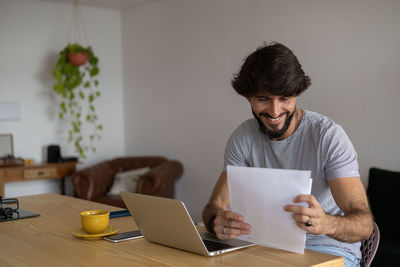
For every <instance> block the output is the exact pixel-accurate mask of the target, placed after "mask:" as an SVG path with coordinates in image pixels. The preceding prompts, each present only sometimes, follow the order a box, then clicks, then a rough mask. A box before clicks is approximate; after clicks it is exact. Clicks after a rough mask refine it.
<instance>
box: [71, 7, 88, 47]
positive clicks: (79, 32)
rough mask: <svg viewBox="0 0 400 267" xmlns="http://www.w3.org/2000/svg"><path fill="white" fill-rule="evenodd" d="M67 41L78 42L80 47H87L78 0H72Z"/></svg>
mask: <svg viewBox="0 0 400 267" xmlns="http://www.w3.org/2000/svg"><path fill="white" fill-rule="evenodd" d="M68 43H69V44H74V43H78V44H80V45H81V46H82V47H87V46H88V45H89V42H88V37H87V33H86V28H85V24H84V23H83V16H82V12H81V8H80V6H79V0H74V7H73V9H72V17H71V24H70V27H69V33H68Z"/></svg>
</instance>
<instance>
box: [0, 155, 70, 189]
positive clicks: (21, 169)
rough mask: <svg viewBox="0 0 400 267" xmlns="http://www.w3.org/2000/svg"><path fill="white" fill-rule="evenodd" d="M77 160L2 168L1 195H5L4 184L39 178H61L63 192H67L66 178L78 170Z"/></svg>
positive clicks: (0, 170)
mask: <svg viewBox="0 0 400 267" xmlns="http://www.w3.org/2000/svg"><path fill="white" fill-rule="evenodd" d="M76 164H77V162H63V163H48V164H42V165H33V166H17V167H5V168H0V195H1V196H3V197H4V184H5V183H7V182H22V181H30V180H38V179H60V182H61V183H60V189H61V193H62V194H64V193H65V187H64V182H65V181H64V178H65V177H66V176H70V175H72V174H73V173H74V172H75V171H76Z"/></svg>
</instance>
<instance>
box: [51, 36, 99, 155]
mask: <svg viewBox="0 0 400 267" xmlns="http://www.w3.org/2000/svg"><path fill="white" fill-rule="evenodd" d="M76 53H83V54H87V56H88V61H87V63H86V64H84V65H82V66H75V65H73V64H72V63H71V62H70V60H69V58H68V55H69V54H76ZM98 74H99V67H98V58H97V57H96V56H95V55H94V53H93V50H92V48H91V47H90V46H89V47H88V48H83V47H82V46H80V45H78V44H68V45H67V46H66V47H65V48H64V49H63V50H62V51H61V52H60V58H59V59H58V61H57V63H56V64H55V66H54V67H53V77H54V79H55V80H56V82H55V84H54V85H53V89H54V91H55V92H56V93H57V94H58V95H60V96H61V101H60V111H59V118H60V119H61V120H63V119H65V120H68V121H69V123H70V129H69V131H68V141H69V142H73V143H74V146H75V149H76V151H77V152H78V153H79V157H81V158H86V153H85V152H86V151H89V150H91V151H93V152H95V151H96V148H95V147H94V144H93V143H94V141H95V140H96V139H97V140H100V139H101V135H100V133H99V132H100V131H101V130H102V129H103V126H102V124H100V123H99V122H98V116H97V114H96V108H95V106H94V100H95V99H97V98H98V97H100V91H99V90H98V89H96V88H97V87H98V85H99V81H98V80H97V79H96V77H97V76H98ZM84 122H86V123H87V125H88V126H90V127H91V128H92V129H91V130H90V132H91V133H90V134H89V135H88V136H84V134H83V131H82V129H83V126H84Z"/></svg>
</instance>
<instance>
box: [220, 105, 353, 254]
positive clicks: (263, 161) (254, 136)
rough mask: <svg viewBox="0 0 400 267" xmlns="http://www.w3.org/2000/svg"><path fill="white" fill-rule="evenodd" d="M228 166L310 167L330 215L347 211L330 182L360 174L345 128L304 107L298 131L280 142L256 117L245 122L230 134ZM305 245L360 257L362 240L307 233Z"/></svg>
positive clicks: (315, 190) (317, 192) (318, 195)
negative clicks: (329, 247)
mask: <svg viewBox="0 0 400 267" xmlns="http://www.w3.org/2000/svg"><path fill="white" fill-rule="evenodd" d="M227 165H234V166H245V167H260V168H278V169H292V170H311V177H312V178H313V182H312V190H311V194H313V195H314V196H315V197H316V198H317V200H318V201H319V203H320V204H321V206H322V208H323V210H324V211H325V212H326V213H328V214H331V215H343V214H344V213H343V212H342V211H341V210H340V209H339V207H338V206H337V205H336V203H335V200H334V199H333V197H332V194H331V191H330V189H329V185H328V181H329V180H332V179H336V178H342V177H360V174H359V172H358V162H357V153H356V152H355V150H354V147H353V144H352V143H351V141H350V140H349V138H348V136H347V135H346V133H345V132H344V130H343V128H342V127H341V126H340V125H338V124H336V123H335V122H334V121H333V120H331V119H329V118H327V117H325V116H324V115H321V114H318V113H316V112H312V111H308V110H303V118H302V121H301V123H300V125H299V127H298V128H297V129H296V131H295V132H294V133H293V134H292V135H290V136H289V137H287V138H285V139H284V140H280V141H271V140H270V139H269V138H268V137H266V136H265V135H264V134H263V133H262V132H261V131H260V128H259V125H258V123H257V121H256V119H255V118H252V119H249V120H247V121H245V122H244V123H242V124H241V125H240V126H239V127H238V128H237V129H236V130H235V131H234V132H233V133H232V135H231V136H230V138H229V140H228V143H227V145H226V148H225V160H224V169H223V171H226V166H227ZM306 245H324V246H333V247H339V248H343V249H345V250H346V251H348V252H350V253H351V254H353V255H354V256H355V257H356V258H358V259H360V258H361V252H360V242H356V243H345V242H340V241H337V240H335V239H333V238H330V237H328V236H326V235H312V234H309V233H307V242H306Z"/></svg>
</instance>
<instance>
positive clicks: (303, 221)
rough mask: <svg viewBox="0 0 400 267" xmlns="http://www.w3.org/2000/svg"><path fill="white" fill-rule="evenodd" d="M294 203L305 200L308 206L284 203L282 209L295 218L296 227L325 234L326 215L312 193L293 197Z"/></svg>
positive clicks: (312, 232) (316, 233) (315, 233)
mask: <svg viewBox="0 0 400 267" xmlns="http://www.w3.org/2000/svg"><path fill="white" fill-rule="evenodd" d="M293 202H294V203H301V202H307V203H308V207H306V206H302V205H293V204H291V205H286V206H285V207H284V209H285V210H286V211H288V212H292V213H293V215H292V217H293V219H294V220H295V222H296V224H297V226H298V227H300V228H301V229H303V230H305V231H307V232H309V233H311V234H314V235H320V234H326V233H327V232H328V231H327V229H326V228H327V222H328V216H329V215H327V214H326V213H325V212H324V210H323V209H322V207H321V205H320V204H319V202H318V200H317V199H316V198H315V197H314V196H313V195H298V196H297V197H295V198H294V199H293Z"/></svg>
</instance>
